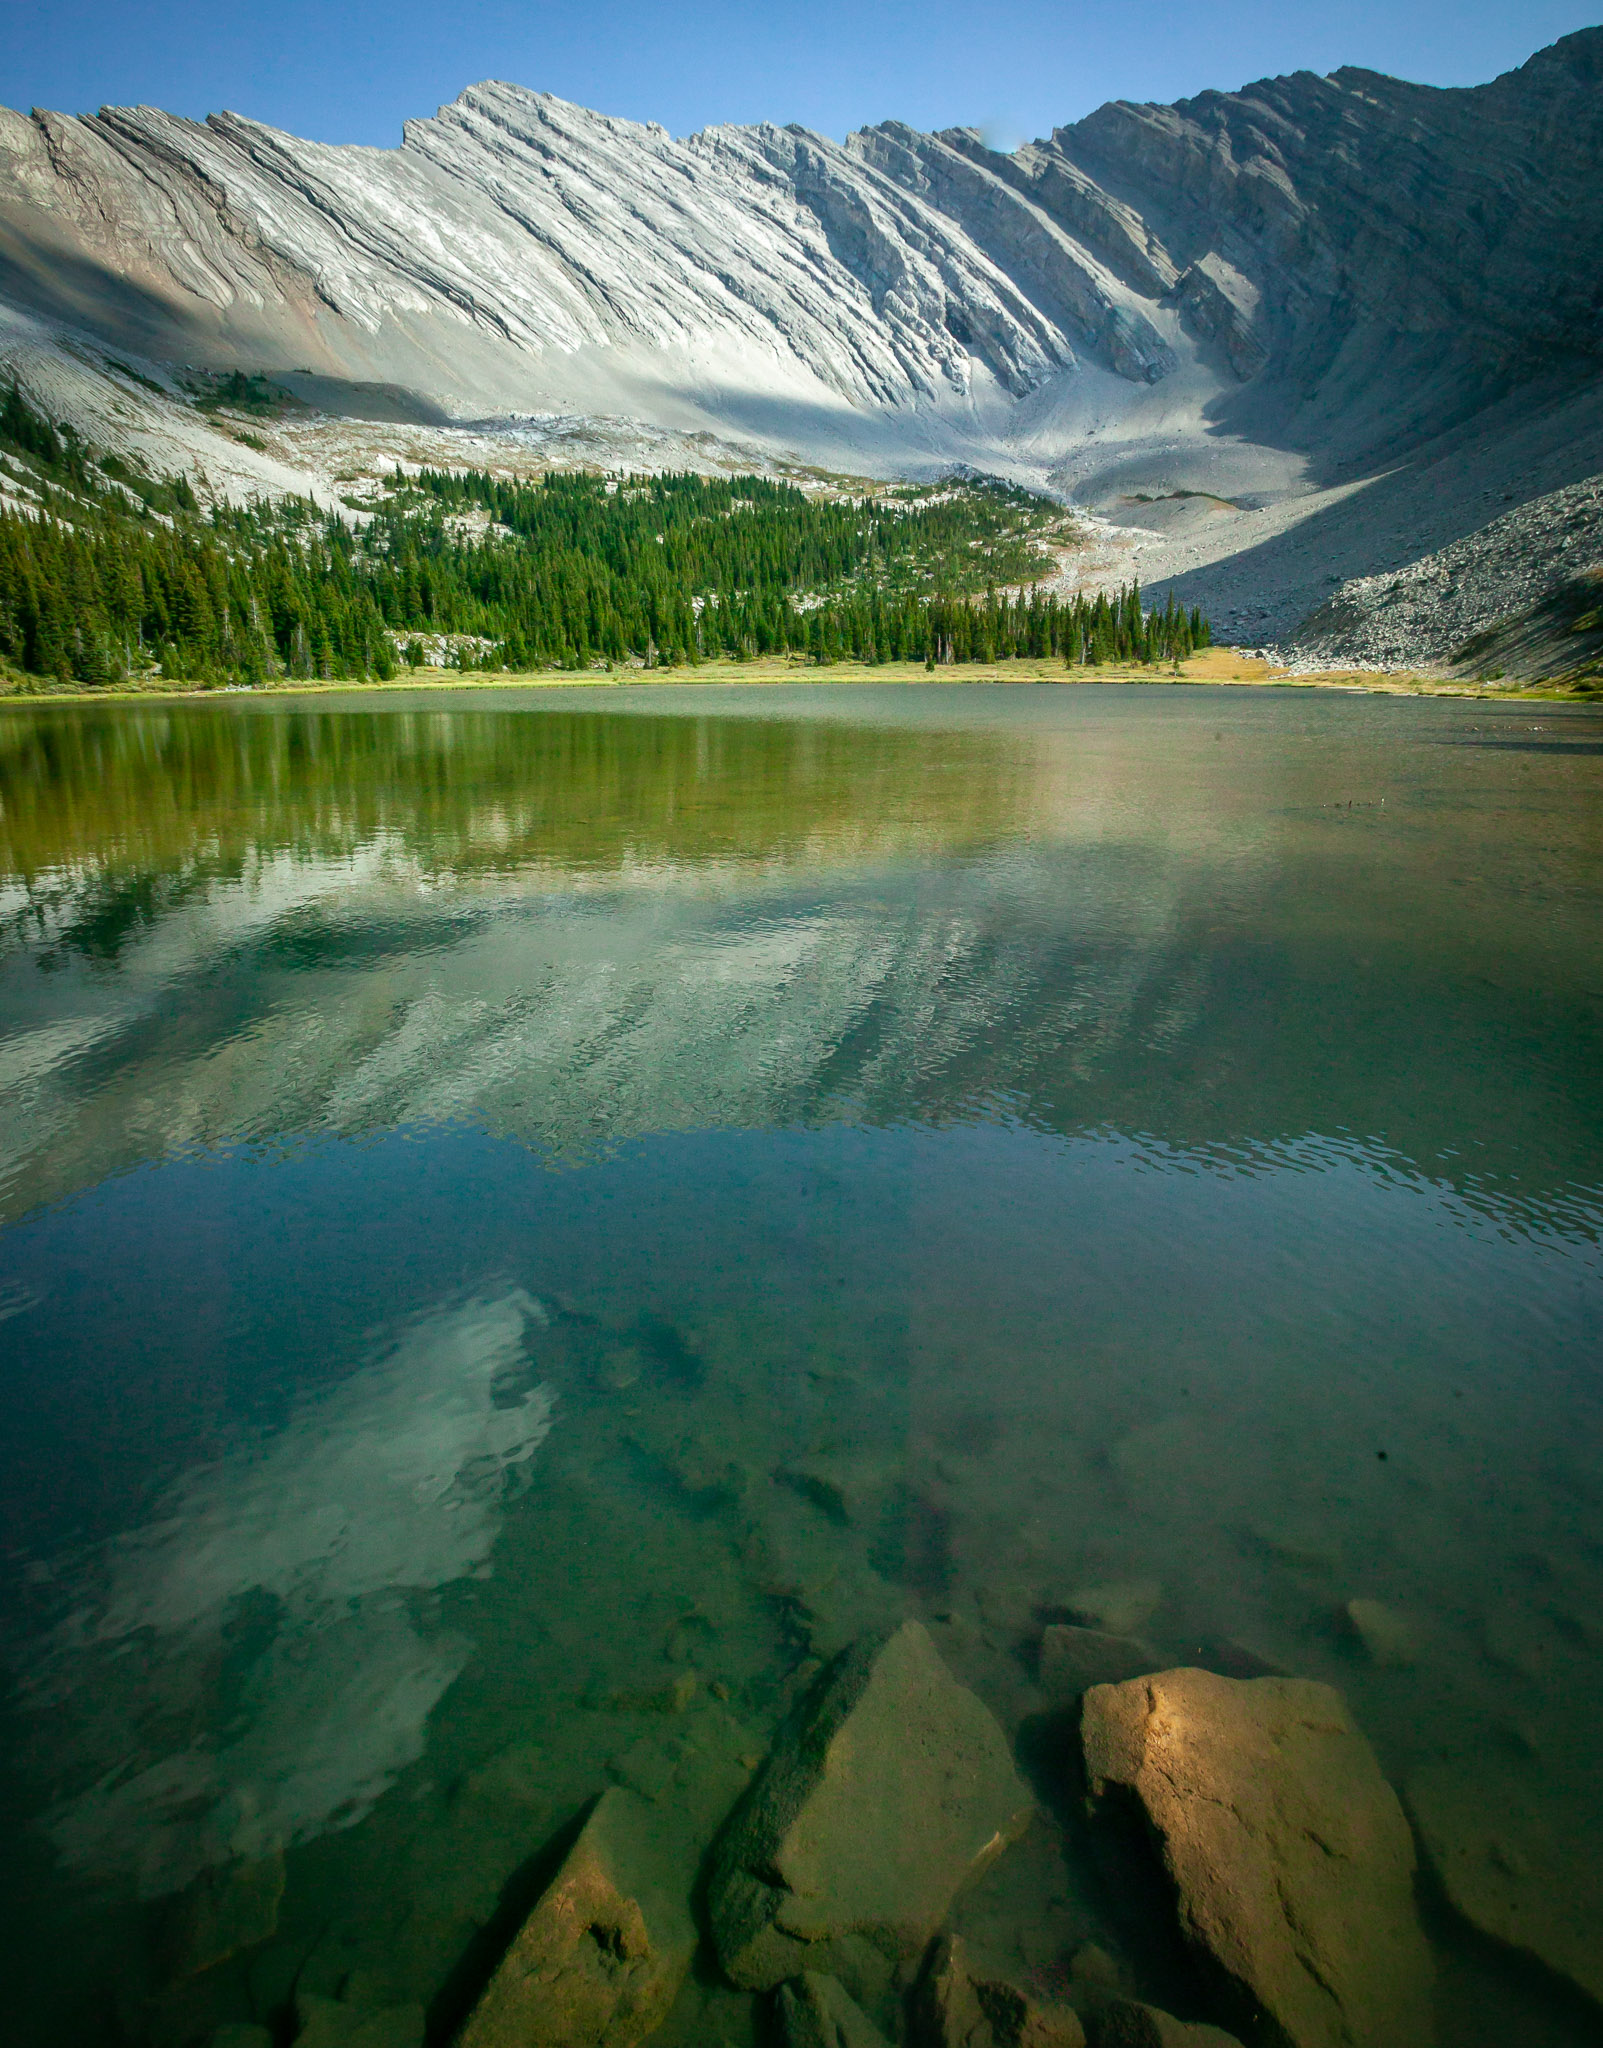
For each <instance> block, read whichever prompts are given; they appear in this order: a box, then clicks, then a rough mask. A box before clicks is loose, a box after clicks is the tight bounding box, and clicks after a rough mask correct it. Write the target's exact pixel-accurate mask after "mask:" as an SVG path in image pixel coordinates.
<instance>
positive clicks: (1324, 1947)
mask: <svg viewBox="0 0 1603 2048" xmlns="http://www.w3.org/2000/svg"><path fill="white" fill-rule="evenodd" d="M1083 1737H1084V1744H1085V1763H1086V1774H1087V1777H1088V1779H1089V1781H1090V1785H1091V1790H1092V1794H1093V1797H1094V1798H1097V1799H1102V1798H1104V1797H1106V1796H1107V1794H1108V1793H1109V1792H1110V1790H1122V1791H1125V1792H1128V1793H1130V1794H1133V1795H1134V1797H1135V1799H1136V1800H1137V1801H1138V1802H1139V1804H1140V1805H1141V1807H1142V1809H1143V1810H1144V1812H1145V1814H1146V1817H1147V1819H1148V1821H1149V1822H1150V1823H1151V1825H1152V1827H1153V1829H1154V1831H1155V1832H1156V1834H1157V1837H1158V1840H1159V1843H1160V1845H1161V1849H1162V1854H1163V1861H1164V1865H1165V1868H1166V1869H1167V1871H1168V1874H1169V1876H1170V1878H1171V1879H1172V1880H1173V1882H1174V1885H1175V1888H1176V1891H1177V1893H1178V1905H1179V1911H1180V1918H1181V1924H1182V1927H1183V1930H1184V1932H1185V1934H1186V1936H1187V1938H1188V1939H1189V1940H1190V1941H1191V1942H1192V1943H1193V1944H1194V1945H1195V1946H1196V1947H1197V1948H1198V1949H1200V1950H1201V1951H1202V1953H1203V1954H1204V1956H1205V1957H1206V1958H1207V1959H1208V1961H1209V1962H1210V1963H1211V1964H1212V1965H1213V1967H1214V1969H1215V1971H1216V1972H1217V1973H1218V1976H1219V1978H1220V1981H1221V1985H1222V1988H1223V1990H1224V1992H1225V1994H1226V1995H1227V1996H1228V1997H1229V1998H1230V1999H1231V2001H1232V2003H1234V2004H1237V2005H1239V2007H1240V2008H1241V2011H1242V2013H1243V2015H1244V2017H1251V2016H1255V2015H1259V2014H1261V2015H1262V2018H1263V2021H1264V2022H1265V2023H1266V2025H1267V2028H1268V2035H1267V2038H1269V2039H1271V2040H1274V2041H1276V2042H1277V2043H1285V2044H1287V2048H1422V2044H1424V2043H1427V2042H1428V2041H1429V2040H1430V2039H1431V2032H1432V2027H1431V1963H1430V1956H1429V1953H1428V1951H1427V1949H1426V1946H1425V1938H1424V1935H1423V1933H1422V1931H1421V1929H1420V1926H1419V1921H1418V1918H1417V1915H1416V1913H1415V1908H1414V1897H1413V1875H1414V1846H1413V1838H1412V1836H1411V1835H1410V1833H1409V1829H1408V1823H1407V1821H1406V1820H1405V1819H1404V1817H1403V1811H1402V1808H1401V1806H1400V1805H1399V1803H1398V1800H1397V1795H1396V1794H1395V1793H1394V1792H1393V1791H1392V1789H1391V1787H1390V1786H1389V1785H1388V1784H1387V1783H1386V1781H1385V1779H1384V1778H1383V1777H1382V1776H1381V1773H1380V1767H1379V1765H1378V1764H1377V1763H1376V1761H1375V1757H1374V1752H1373V1751H1372V1750H1371V1749H1370V1747H1369V1744H1368V1743H1367V1742H1366V1741H1365V1740H1364V1738H1363V1736H1362V1735H1361V1734H1360V1733H1359V1732H1358V1730H1357V1729H1356V1728H1355V1727H1354V1726H1353V1724H1352V1722H1351V1721H1350V1720H1349V1718H1348V1716H1347V1711H1346V1708H1345V1707H1344V1706H1343V1704H1342V1701H1341V1698H1340V1695H1339V1694H1337V1693H1336V1692H1334V1691H1333V1690H1332V1689H1331V1688H1330V1687H1329V1686H1327V1685H1319V1684H1316V1683H1314V1682H1313V1681H1312V1680H1309V1679H1296V1678H1256V1679H1249V1680H1237V1679H1229V1678H1219V1677H1216V1676H1215V1675H1214V1674H1213V1673H1212V1672H1207V1671H1166V1672H1162V1673H1159V1674H1158V1675H1157V1676H1156V1677H1151V1678H1141V1679H1134V1680H1131V1681H1130V1682H1128V1683H1127V1684H1124V1685H1115V1686H1096V1687H1093V1689H1092V1690H1091V1691H1090V1692H1088V1693H1087V1694H1086V1698H1085V1709H1084V1722H1083Z"/></svg>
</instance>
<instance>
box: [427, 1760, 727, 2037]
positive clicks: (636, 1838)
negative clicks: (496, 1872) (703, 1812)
mask: <svg viewBox="0 0 1603 2048" xmlns="http://www.w3.org/2000/svg"><path fill="white" fill-rule="evenodd" d="M694 1874H695V1865H694V1859H693V1857H692V1858H691V1859H690V1861H689V1863H688V1865H687V1862H686V1858H685V1854H684V1848H683V1844H682V1842H681V1840H680V1837H679V1834H678V1831H676V1830H674V1829H671V1828H665V1827H664V1821H663V1815H662V1814H661V1813H660V1812H659V1811H657V1810H656V1809H654V1808H653V1807H651V1806H649V1805H648V1804H647V1803H646V1801H644V1800H643V1799H640V1798H638V1797H637V1796H636V1795H635V1794H634V1793H633V1792H627V1791H624V1790H622V1789H621V1788H619V1787H614V1788H613V1789H612V1790H611V1791H609V1792H605V1793H603V1794H602V1796H601V1798H600V1799H599V1800H597V1802H596V1804H595V1807H594V1809H593V1811H592V1812H591V1815H590V1818H589V1819H588V1820H587V1821H586V1823H585V1825H584V1828H583V1830H582V1831H581V1833H580V1835H579V1837H578V1839H577V1841H575V1843H574V1845H573V1847H572V1848H571V1849H570V1850H569V1852H568V1854H567V1857H566V1858H565V1860H564V1861H563V1864H562V1867H561V1869H560V1870H559V1871H558V1872H557V1874H556V1876H555V1877H554V1878H553V1879H552V1881H551V1883H550V1885H549V1886H548V1887H547V1889H546V1890H545V1892H544V1893H543V1894H542V1896H541V1898H540V1901H539V1903H538V1905H536V1907H535V1909H534V1911H533V1912H532V1913H531V1914H530V1915H529V1917H528V1919H527V1920H525V1921H524V1923H523V1925H522V1927H521V1928H520V1929H519V1930H518V1933H517V1934H516V1936H515V1937H514V1938H513V1941H512V1945H511V1947H510V1948H509V1949H508V1950H507V1952H506V1954H505V1956H504V1957H503V1958H502V1960H501V1963H500V1966H499V1967H498V1968H497V1970H496V1973H495V1975H494V1976H493V1977H492V1978H491V1979H490V1982H489V1984H488V1985H487V1986H486V1987H485V1990H484V1993H483V1995H482V1997H481V1998H480V1999H479V2002H478V2004H477V2005H476V2006H475V2007H474V2008H473V2011H472V2012H471V2013H470V2014H469V2016H468V2020H467V2024H466V2025H465V2026H464V2027H463V2029H462V2031H461V2033H460V2034H459V2035H458V2037H457V2042H458V2048H634V2043H635V2042H637V2041H643V2040H644V2039H645V2038H646V2036H647V2035H648V2034H650V2033H652V2032H654V2031H655V2029H656V2028H657V2027H659V2026H660V2025H661V2024H662V2022H663V2020H664V2018H665V2017H666V2016H667V2012H668V2008H669V2007H670V2006H671V2005H672V2004H673V2001H674V1997H675V1994H676V1993H677V1992H678V1990H679V1986H680V1985H681V1983H682V1982H683V1981H684V1978H685V1974H686V1972H687V1971H688V1970H689V1968H690V1963H691V1959H692V1957H693V1956H694V1954H695V1952H696V1927H695V1922H694V1920H693V1919H692V1918H691V1912H690V1889H691V1884H692V1881H693V1879H694Z"/></svg>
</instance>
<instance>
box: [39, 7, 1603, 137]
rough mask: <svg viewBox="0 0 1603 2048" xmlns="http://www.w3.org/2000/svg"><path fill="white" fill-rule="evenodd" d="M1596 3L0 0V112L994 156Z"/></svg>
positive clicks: (1565, 19) (1523, 39)
mask: <svg viewBox="0 0 1603 2048" xmlns="http://www.w3.org/2000/svg"><path fill="white" fill-rule="evenodd" d="M1597 12H1598V0H1590V6H1587V5H1580V6H1576V5H1567V4H1564V0H1536V4H1527V5H1524V6H1521V7H1513V6H1510V5H1508V4H1507V0H1502V4H1498V0H1428V4H1425V0H1357V4H1348V5H1337V6H1332V5H1331V4H1330V0H1237V4H1234V5H1231V6H1229V7H1224V8H1210V7H1208V6H1206V5H1198V4H1196V0H1192V4H1181V0H1101V4H1099V5H1095V6H1092V5H1085V4H1074V0H1067V4H1066V0H1058V4H1055V5H1046V4H1040V0H1011V4H987V0H968V4H963V0H917V4H915V0H807V4H795V0H740V4H734V0H703V4H700V5H695V6H685V5H669V4H660V0H659V4H648V0H450V4H447V5H441V4H439V0H385V4H383V5H377V4H375V0H347V4H345V5H342V6H338V7H333V6H326V5H313V4H310V0H272V4H267V0H165V4H160V5H157V4H152V0H0V102H3V103H4V104H6V105H8V106H13V107H23V108H26V107H29V106H45V107H54V108H58V109H60V110H62V111H64V112H67V113H80V112H84V111H87V110H89V109H92V108H94V107H97V106H99V105H101V104H103V103H105V102H107V101H111V102H122V103H127V102H130V101H137V100H145V101H151V102H153V103H155V104H156V105H158V106H164V107H168V108H170V109H172V110H173V111H174V112H177V113H182V114H190V115H194V116H199V115H202V114H205V113H207V112H209V111H211V110H212V109H214V108H219V107H228V108H232V109H234V110H235V111H237V112H239V113H244V114H250V115H253V116H255V117H256V118H257V119H259V120H264V121H270V122H272V123H274V124H275V125H276V126H279V127H283V128H288V129H290V130H292V131H293V132H295V133H297V134H300V135H308V136H312V137H315V138H317V139H318V140H321V141H326V142H368V143H381V144H386V145H393V144H394V143H396V142H398V141H399V140H400V126H401V122H402V121H403V120H405V119H407V118H408V117H409V116H412V115H418V114H431V113H433V111H434V109H435V107H436V106H437V105H439V104H440V103H441V102H442V101H445V100H449V99H452V98H454V97H455V95H456V94H457V93H458V92H460V91H461V89H462V88H463V86H465V85H469V84H471V83H472V82H473V81H474V80H476V79H480V78H508V79H512V80H515V81H516V82H517V83H519V84H521V85H528V86H534V87H539V88H543V89H545V90H547V91H550V92H556V93H560V94H562V95H563V97H564V98H567V99H572V100H578V101H581V102H582V103H583V104H585V105H587V106H593V107H599V108H601V109H602V110H603V111H604V112H606V113H611V114H622V115H626V116H628V117H629V118H631V119H634V120H657V121H662V122H664V123H665V124H666V125H667V126H668V127H669V128H671V129H672V130H673V132H674V133H675V134H676V135H682V134H687V133H689V132H690V131H691V130H692V129H696V128H700V127H704V126H706V125H707V124H708V123H709V122H713V121H755V120H775V121H801V122H804V123H805V124H806V125H807V126H809V127H813V128H818V129H821V130H823V132H824V133H826V134H829V135H834V136H837V137H838V136H841V135H844V134H845V133H846V131H847V130H848V129H849V128H854V127H859V126H861V125H863V124H864V123H865V122H870V121H878V120H884V119H886V118H888V117H892V116H894V117H896V118H898V119H901V120H906V121H911V122H913V123H915V124H916V125H917V126H919V127H923V128H937V127H945V126H949V125H951V124H953V123H958V122H962V123H966V124H972V125H977V126H980V127H984V128H987V129H988V130H989V131H990V132H991V134H992V136H993V139H995V140H996V141H997V142H998V143H1000V144H1001V145H1002V146H1004V147H1006V146H1010V145H1011V143H1012V142H1014V141H1016V140H1018V139H1020V138H1023V137H1027V136H1032V135H1041V134H1046V133H1048V132H1049V131H1050V130H1051V129H1052V128H1053V127H1054V126H1056V125H1057V124H1058V123H1059V122H1062V121H1069V120H1074V119H1076V118H1077V117H1078V116H1079V115H1081V114H1084V113H1086V112H1088V111H1089V110H1090V109H1091V108H1092V107H1094V106H1097V105H1099V104H1100V103H1101V102H1102V101H1103V100H1105V99H1113V98H1121V99H1151V100H1170V99H1176V98H1180V97H1183V96H1184V95H1186V94H1189V93H1194V92H1198V91H1201V90H1202V89H1203V88H1204V87H1207V86H1222V87H1231V86H1237V85H1241V84H1244V83H1245V82H1247V81H1248V80H1250V79H1254V78H1261V77H1264V76H1265V75H1266V74H1270V73H1274V72H1280V71H1292V70H1298V69H1307V70H1314V71H1330V70H1333V69H1334V68H1335V67H1336V66H1337V65H1339V64H1362V65H1367V66H1369V67H1370V68H1371V69H1374V70H1377V71H1390V72H1394V73H1397V74H1398V75H1400V76H1402V77H1405V78H1413V79H1419V80H1422V81H1425V82H1428V83H1431V84H1436V85H1469V84H1475V83H1478V82H1479V81H1480V80H1482V79H1486V78H1490V77H1493V76H1495V74H1496V73H1497V72H1499V71H1506V70H1509V69H1510V68H1511V67H1512V66H1514V65H1516V64H1518V63H1521V62H1523V60H1524V59H1525V58H1526V57H1527V56H1529V55H1530V53H1531V52H1532V51H1533V50H1535V49H1538V48H1540V47H1541V45H1542V44H1544V43H1550V42H1552V41H1554V40H1555V39H1556V38H1557V37H1558V36H1561V35H1564V34H1567V33H1568V32H1569V31H1570V30H1571V29H1576V28H1582V27H1585V26H1587V25H1588V24H1589V23H1590V22H1592V21H1594V20H1595V19H1596V17H1597Z"/></svg>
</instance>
